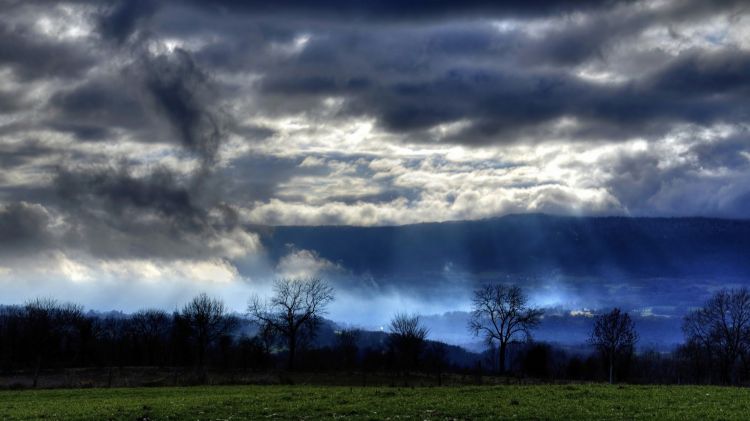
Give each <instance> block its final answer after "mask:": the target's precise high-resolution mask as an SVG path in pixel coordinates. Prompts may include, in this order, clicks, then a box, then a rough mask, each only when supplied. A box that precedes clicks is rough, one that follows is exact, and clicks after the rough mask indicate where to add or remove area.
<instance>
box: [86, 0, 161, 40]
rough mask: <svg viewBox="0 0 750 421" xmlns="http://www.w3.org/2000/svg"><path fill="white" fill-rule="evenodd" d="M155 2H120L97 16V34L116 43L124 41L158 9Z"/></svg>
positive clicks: (144, 0)
mask: <svg viewBox="0 0 750 421" xmlns="http://www.w3.org/2000/svg"><path fill="white" fill-rule="evenodd" d="M159 4H160V2H159V1H157V0H120V1H116V2H114V4H112V5H110V6H109V7H107V8H106V9H105V10H104V11H103V12H102V13H101V15H100V16H99V25H98V26H99V32H100V33H101V34H102V36H103V37H105V38H107V39H112V40H114V41H115V42H117V43H123V42H124V41H126V40H127V39H128V38H129V37H130V36H131V35H132V34H133V32H135V31H136V30H138V28H139V26H141V25H142V24H143V22H144V21H145V20H147V19H148V18H149V17H151V16H152V15H153V14H154V13H155V12H156V11H157V9H158V8H159Z"/></svg>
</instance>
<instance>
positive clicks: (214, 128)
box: [133, 49, 224, 164]
mask: <svg viewBox="0 0 750 421" xmlns="http://www.w3.org/2000/svg"><path fill="white" fill-rule="evenodd" d="M138 64H139V66H138V67H136V68H134V69H133V70H134V71H135V72H142V77H143V81H144V84H145V87H146V90H147V92H148V93H149V94H150V96H151V99H152V100H153V102H154V105H155V107H156V109H157V110H158V111H159V112H160V113H161V114H162V115H163V116H164V117H165V118H166V120H167V121H168V122H169V124H170V125H171V126H172V128H173V129H174V131H175V132H176V134H177V136H178V138H179V140H180V142H181V143H182V145H183V146H184V147H185V148H187V149H188V150H190V151H191V152H194V153H196V154H197V155H199V156H200V157H201V159H202V160H203V162H204V163H205V164H211V163H213V160H214V158H215V155H216V152H217V151H218V149H219V145H220V143H221V141H222V139H223V137H224V127H223V125H224V122H223V121H222V117H223V116H222V115H221V114H220V113H219V112H218V111H217V110H215V109H214V108H212V104H213V98H214V97H213V96H212V95H213V94H214V92H213V91H212V86H211V82H210V78H209V76H208V74H207V73H205V72H204V71H203V70H202V69H201V68H200V67H198V65H197V64H196V63H195V61H194V60H193V59H192V57H191V56H190V54H189V53H188V52H187V51H185V50H182V49H175V50H174V51H173V52H172V53H169V54H160V55H158V56H155V57H152V56H149V55H144V56H143V57H142V60H141V61H139V62H138Z"/></svg>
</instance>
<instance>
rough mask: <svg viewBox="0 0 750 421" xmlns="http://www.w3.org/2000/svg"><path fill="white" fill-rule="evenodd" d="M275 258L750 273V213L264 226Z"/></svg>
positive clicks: (649, 273) (365, 266) (663, 273)
mask: <svg viewBox="0 0 750 421" xmlns="http://www.w3.org/2000/svg"><path fill="white" fill-rule="evenodd" d="M259 231H260V232H261V238H262V241H263V244H264V246H265V247H266V249H267V250H268V252H269V253H270V255H271V257H272V258H276V259H278V258H279V257H281V256H283V255H285V254H286V253H288V252H289V245H294V247H296V248H299V249H310V250H315V251H316V252H317V253H318V254H319V255H320V256H321V257H323V258H325V259H328V260H330V261H332V262H335V263H339V264H340V265H341V266H343V267H345V268H346V269H348V270H350V271H353V272H354V273H369V274H372V275H373V276H388V275H392V274H395V273H397V274H399V275H401V276H404V275H409V274H424V273H426V272H430V271H438V270H441V269H442V268H443V267H444V265H445V264H446V262H450V263H451V264H452V265H455V266H456V267H459V268H461V269H462V270H466V271H468V272H473V273H480V272H503V273H510V274H527V275H534V274H539V273H549V272H550V271H556V272H559V273H562V274H565V275H571V276H589V275H607V276H622V277H628V276H633V277H681V276H691V277H696V276H715V275H730V276H748V275H750V220H728V219H710V218H629V217H562V216H550V215H543V214H530V215H509V216H504V217H500V218H493V219H485V220H479V221H460V222H443V223H424V224H415V225H403V226H388V227H350V226H312V227H310V226H279V227H272V228H269V227H266V228H264V229H260V230H259Z"/></svg>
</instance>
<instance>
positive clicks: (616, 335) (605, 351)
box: [589, 308, 638, 384]
mask: <svg viewBox="0 0 750 421" xmlns="http://www.w3.org/2000/svg"><path fill="white" fill-rule="evenodd" d="M636 342H638V333H637V332H636V330H635V324H634V323H633V320H632V319H631V318H630V315H628V313H624V312H622V311H621V310H620V309H619V308H614V309H612V311H610V312H609V313H606V314H600V315H597V316H596V317H595V318H594V328H593V330H592V331H591V337H590V338H589V343H590V344H592V345H593V346H595V347H596V349H597V350H598V351H599V353H600V354H601V355H602V357H603V358H604V359H605V361H607V364H608V366H609V382H610V384H611V383H613V382H614V368H615V363H616V362H617V359H618V358H619V357H622V356H629V355H630V354H632V353H633V349H634V347H635V344H636Z"/></svg>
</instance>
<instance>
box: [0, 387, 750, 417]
mask: <svg viewBox="0 0 750 421" xmlns="http://www.w3.org/2000/svg"><path fill="white" fill-rule="evenodd" d="M748 416H750V389H746V388H730V387H714V386H638V385H623V386H617V385H615V386H610V385H603V384H569V385H510V386H455V387H417V388H396V387H340V386H298V385H295V386H279V385H273V386H196V387H151V388H113V389H54V390H23V391H2V392H0V419H3V420H36V419H47V420H48V419H64V420H108V419H113V420H243V419H331V418H344V419H373V420H375V419H418V420H439V419H560V420H563V419H659V420H668V419H674V420H678V419H679V420H686V419H704V420H715V419H727V420H728V419H747V418H748Z"/></svg>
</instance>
